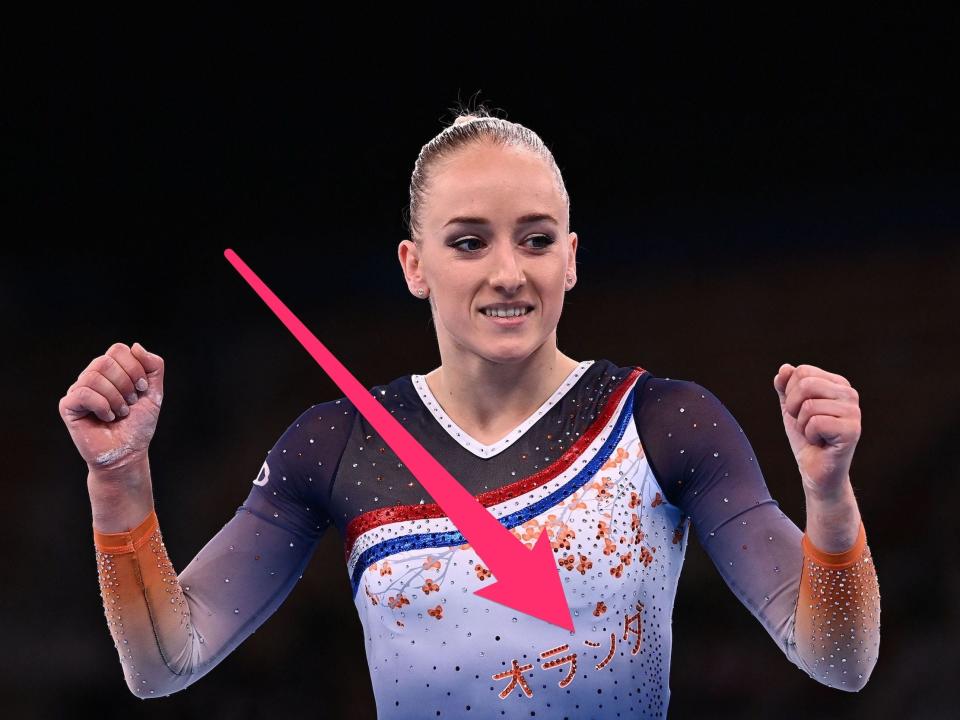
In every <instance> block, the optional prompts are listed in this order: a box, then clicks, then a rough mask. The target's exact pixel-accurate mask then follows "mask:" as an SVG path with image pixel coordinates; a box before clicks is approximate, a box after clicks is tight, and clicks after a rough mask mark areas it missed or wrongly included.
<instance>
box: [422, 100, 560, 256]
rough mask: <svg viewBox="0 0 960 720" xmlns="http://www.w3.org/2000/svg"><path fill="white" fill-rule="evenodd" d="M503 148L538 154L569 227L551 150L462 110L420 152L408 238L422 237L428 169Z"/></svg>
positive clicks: (517, 130) (528, 134) (485, 115)
mask: <svg viewBox="0 0 960 720" xmlns="http://www.w3.org/2000/svg"><path fill="white" fill-rule="evenodd" d="M484 141H486V142H492V143H495V144H499V145H503V146H513V147H522V148H525V149H527V150H530V151H531V152H533V153H535V154H537V155H538V156H540V157H541V158H543V160H544V161H545V162H546V163H547V165H548V166H549V167H550V168H551V169H552V170H553V172H554V175H555V176H556V180H557V186H558V189H559V190H560V194H561V196H562V197H563V200H564V203H565V204H566V211H567V229H568V231H569V225H570V195H569V194H568V193H567V188H566V185H565V184H564V182H563V174H562V173H561V172H560V168H559V167H558V166H557V162H556V160H555V159H554V157H553V153H552V152H551V151H550V148H548V147H547V146H546V144H545V143H544V142H543V140H541V139H540V136H539V135H537V134H536V133H535V132H534V131H533V130H530V129H529V128H527V127H524V126H523V125H521V124H519V123H515V122H511V121H510V120H506V119H503V118H499V117H494V116H492V115H491V114H490V112H489V111H488V110H487V109H486V108H485V107H484V106H483V105H481V106H479V107H478V108H477V109H475V110H472V111H469V110H466V109H462V110H461V111H460V114H459V115H458V116H457V117H456V118H455V119H454V121H453V122H452V123H451V124H450V125H448V126H447V127H445V128H444V129H443V130H441V131H440V132H439V133H438V134H437V135H436V137H434V138H433V139H432V140H430V142H428V143H427V144H426V145H424V146H423V147H422V148H420V154H419V155H418V156H417V161H416V163H414V166H413V175H412V176H411V177H410V205H409V207H408V208H405V210H404V220H405V221H406V224H407V230H408V232H409V234H410V238H411V239H412V240H413V241H414V243H416V244H417V245H419V244H420V243H421V242H422V237H421V230H422V226H421V222H420V218H421V209H422V207H423V204H424V202H425V201H426V195H427V185H428V184H429V181H430V169H431V168H432V167H433V165H434V164H435V163H436V162H437V161H438V160H439V159H441V158H447V157H450V156H451V155H453V154H454V153H456V152H457V151H458V150H461V149H462V148H464V147H466V146H468V145H471V144H476V143H481V142H484Z"/></svg>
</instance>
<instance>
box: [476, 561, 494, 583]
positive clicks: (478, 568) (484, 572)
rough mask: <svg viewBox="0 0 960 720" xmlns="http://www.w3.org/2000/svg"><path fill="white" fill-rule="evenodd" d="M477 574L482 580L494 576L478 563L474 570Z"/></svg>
mask: <svg viewBox="0 0 960 720" xmlns="http://www.w3.org/2000/svg"><path fill="white" fill-rule="evenodd" d="M473 569H474V570H475V571H476V573H477V578H479V579H480V580H486V579H487V578H488V577H490V575H491V574H492V573H491V572H490V571H489V570H487V569H486V568H485V567H484V566H483V565H481V564H479V563H477V565H476V567H474V568H473Z"/></svg>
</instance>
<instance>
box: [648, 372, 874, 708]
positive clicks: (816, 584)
mask: <svg viewBox="0 0 960 720" xmlns="http://www.w3.org/2000/svg"><path fill="white" fill-rule="evenodd" d="M634 418H635V421H636V425H637V430H638V433H639V435H640V440H641V443H642V444H643V446H644V450H645V452H646V454H647V460H648V462H649V464H650V468H651V470H652V471H653V473H654V476H655V477H656V478H657V481H658V483H659V484H660V486H661V488H662V490H663V491H664V493H665V495H666V497H667V499H668V501H669V502H671V503H672V504H673V505H675V506H676V507H678V508H680V509H681V510H682V511H683V512H684V514H685V515H687V516H688V517H689V519H690V522H691V524H692V525H693V528H694V531H695V533H696V535H697V538H698V539H699V542H700V544H701V546H702V547H703V548H704V550H705V551H706V553H707V555H708V556H709V557H710V560H711V561H712V562H713V564H714V566H715V567H716V568H717V570H718V571H719V573H720V575H721V576H722V577H723V579H724V581H725V582H726V584H727V585H728V586H729V587H730V589H731V590H732V591H733V592H734V594H735V595H736V596H737V598H738V599H739V600H740V602H741V603H742V604H743V605H744V606H745V607H746V608H747V609H748V610H749V611H750V612H751V613H752V614H753V615H754V616H755V617H756V618H757V619H758V620H759V621H760V622H761V624H762V625H763V627H764V628H765V629H766V631H767V632H768V633H769V634H770V636H771V637H772V638H773V639H774V641H775V642H776V643H777V645H778V646H779V647H780V649H781V650H782V651H783V652H784V654H785V655H786V656H787V657H788V658H789V659H790V660H791V662H793V663H794V664H795V665H796V666H797V667H799V668H801V669H802V670H804V671H805V672H806V673H807V674H808V675H810V676H811V677H813V678H814V679H816V680H818V681H819V682H822V683H824V684H827V685H831V686H832V687H837V688H841V689H846V690H855V689H859V688H860V687H862V685H863V684H865V683H866V677H868V676H869V674H870V671H871V670H872V668H873V664H874V663H875V661H876V652H875V651H876V646H877V645H878V644H879V595H878V593H877V592H876V591H875V588H876V576H875V573H874V570H873V567H872V564H871V561H870V556H869V550H868V549H866V548H865V547H864V546H863V545H862V543H863V542H864V541H863V538H862V537H861V545H859V546H856V547H855V548H854V549H852V550H851V551H850V552H849V558H848V557H847V554H838V555H837V556H835V557H834V558H832V559H837V560H842V561H843V562H841V563H837V564H832V565H831V564H829V563H827V564H824V562H825V561H826V560H830V559H831V558H829V557H828V556H827V554H824V553H815V552H814V551H811V553H810V554H809V556H805V546H804V544H803V542H802V541H803V540H804V534H803V532H802V531H801V530H800V528H798V527H797V525H795V524H794V523H793V521H791V520H790V518H788V517H787V516H786V515H785V514H784V513H783V512H781V510H780V507H779V504H778V503H777V501H776V500H774V499H773V498H772V497H771V496H770V493H769V491H768V489H767V485H766V482H765V481H764V478H763V474H762V473H761V471H760V465H759V463H758V462H757V458H756V454H755V453H754V451H753V448H752V447H751V445H750V442H749V440H748V439H747V436H746V435H745V434H744V432H743V429H742V428H741V427H740V425H739V423H737V421H736V420H735V419H734V417H733V415H732V414H731V413H730V411H729V410H727V408H726V407H725V406H724V405H723V404H722V403H721V402H720V400H719V399H718V398H717V397H716V396H715V395H713V393H711V392H710V391H709V390H707V389H706V388H704V387H702V386H700V385H698V384H697V383H694V382H690V381H686V380H676V379H673V380H671V379H669V378H658V377H647V378H645V379H642V381H641V383H638V385H637V390H636V394H635V402H634ZM798 482H799V476H798ZM861 534H862V528H861ZM820 561H823V562H820ZM805 562H806V563H807V568H806V575H804V569H805ZM838 573H840V574H846V575H844V577H845V578H846V585H845V583H844V578H841V577H840V576H839V575H838ZM802 578H806V582H805V584H804V585H803V586H802V584H801V580H802ZM855 586H856V587H857V588H863V592H862V593H861V592H859V591H858V593H857V594H858V595H860V596H861V597H857V598H848V597H846V595H847V593H848V592H849V591H850V590H851V589H852V588H853V587H855ZM802 587H803V589H804V590H805V591H806V592H804V593H803V600H804V602H802V603H800V604H801V605H802V607H801V608H800V609H801V612H800V613H799V615H798V612H797V610H798V601H799V600H800V599H801V588H802ZM834 592H836V593H843V594H844V597H843V598H842V599H843V601H844V602H843V603H842V602H840V601H836V604H835V602H834V598H833V597H831V598H830V600H831V601H830V602H829V603H820V604H818V603H817V600H816V598H820V599H825V598H826V596H827V594H829V593H834ZM837 597H839V595H838V596H837ZM850 599H854V600H856V604H857V605H858V611H857V613H856V615H857V616H858V617H857V620H858V621H859V622H860V626H859V627H856V628H854V627H853V623H852V620H851V618H852V617H853V615H854V614H855V613H854V612H852V611H851V610H852V608H853V605H854V604H855V603H851V602H849V601H848V600H850ZM843 604H846V605H847V606H849V607H850V608H851V610H847V609H842V610H839V611H838V607H841V606H842V605H843ZM828 605H829V607H827V606H828ZM838 613H839V614H838ZM848 616H850V617H849V618H848ZM798 617H799V619H800V621H801V622H800V625H801V626H802V627H803V628H804V632H803V633H800V632H799V631H798V627H799V626H798ZM831 618H832V619H831ZM848 620H850V623H849V626H850V627H849V629H848V634H841V632H840V631H839V630H840V628H841V626H844V627H846V624H847V621H848ZM831 623H832V626H833V629H834V632H832V633H831ZM808 628H813V629H810V630H808ZM798 642H799V646H798ZM828 655H829V657H828ZM834 659H835V660H834ZM848 659H849V660H850V664H849V665H844V664H843V663H847V661H848Z"/></svg>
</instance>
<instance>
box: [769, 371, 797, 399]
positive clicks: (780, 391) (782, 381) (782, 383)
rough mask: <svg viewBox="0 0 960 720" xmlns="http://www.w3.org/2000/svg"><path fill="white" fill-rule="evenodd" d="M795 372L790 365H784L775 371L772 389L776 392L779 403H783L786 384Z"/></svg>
mask: <svg viewBox="0 0 960 720" xmlns="http://www.w3.org/2000/svg"><path fill="white" fill-rule="evenodd" d="M795 370H796V368H795V367H793V365H791V364H790V363H784V364H783V365H781V366H780V369H779V370H777V374H776V375H774V376H773V389H774V390H776V391H777V395H779V396H780V401H781V402H783V400H784V398H785V396H786V392H787V382H788V381H789V380H790V377H791V376H792V375H793V372H794V371H795Z"/></svg>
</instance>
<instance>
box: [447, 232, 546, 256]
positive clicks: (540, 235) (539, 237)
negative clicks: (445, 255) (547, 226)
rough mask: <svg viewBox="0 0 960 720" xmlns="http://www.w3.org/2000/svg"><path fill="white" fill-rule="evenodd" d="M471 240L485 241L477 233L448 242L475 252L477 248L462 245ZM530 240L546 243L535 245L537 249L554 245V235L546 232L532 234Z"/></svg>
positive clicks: (466, 251) (469, 251) (462, 249)
mask: <svg viewBox="0 0 960 720" xmlns="http://www.w3.org/2000/svg"><path fill="white" fill-rule="evenodd" d="M471 240H472V241H474V242H483V241H482V240H481V239H480V238H478V237H476V236H475V235H467V236H465V237H462V238H459V239H458V240H455V241H453V242H451V243H448V245H449V246H450V247H452V248H456V249H457V250H459V251H460V252H465V253H474V252H476V250H466V249H464V248H463V247H462V245H463V244H464V243H466V242H468V241H471ZM530 240H538V241H540V242H542V243H544V244H543V245H540V246H538V247H535V248H534V249H536V250H545V249H546V248H548V247H550V245H552V244H553V242H554V239H553V237H552V236H551V235H546V234H544V233H537V234H535V235H531V236H530V237H528V238H527V242H529V241H530Z"/></svg>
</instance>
